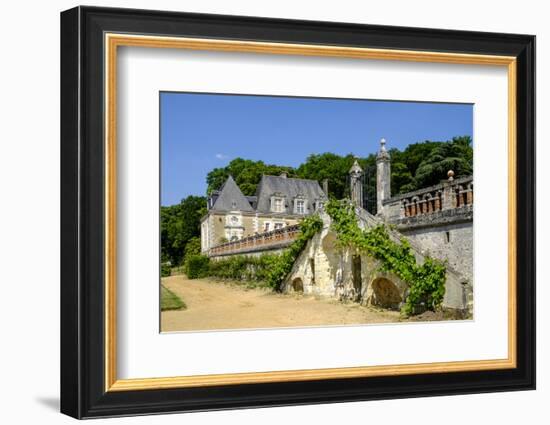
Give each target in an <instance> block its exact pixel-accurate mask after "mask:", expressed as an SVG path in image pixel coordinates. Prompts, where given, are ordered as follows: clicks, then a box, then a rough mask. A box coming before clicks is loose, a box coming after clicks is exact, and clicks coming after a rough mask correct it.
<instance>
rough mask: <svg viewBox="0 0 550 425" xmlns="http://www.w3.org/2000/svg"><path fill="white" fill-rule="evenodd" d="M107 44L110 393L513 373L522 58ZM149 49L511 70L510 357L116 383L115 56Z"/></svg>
mask: <svg viewBox="0 0 550 425" xmlns="http://www.w3.org/2000/svg"><path fill="white" fill-rule="evenodd" d="M104 46H105V64H104V70H105V86H104V91H105V93H104V94H105V116H104V118H105V121H104V122H105V129H104V144H105V145H104V146H105V187H104V190H105V235H104V236H105V275H104V279H105V282H104V285H105V330H104V332H105V375H104V382H105V391H138V390H153V389H169V388H183V387H205V386H216V385H239V384H255V383H273V382H289V381H312V380H322V379H340V378H359V377H363V378H364V377H379V376H395V375H412V374H420V373H450V372H465V371H484V370H497V369H513V368H515V367H516V365H517V353H516V339H517V335H516V330H517V322H516V308H517V299H516V285H517V275H516V267H517V264H516V258H517V233H516V232H517V229H516V202H517V201H516V199H517V196H516V181H517V180H516V145H517V129H516V86H517V74H516V58H515V57H513V56H494V55H478V54H465V53H447V52H429V51H412V50H393V49H371V48H361V47H341V46H329V45H308V44H288V43H272V42H256V41H235V40H218V39H201V38H180V37H161V36H150V35H128V34H116V33H106V34H105V36H104ZM121 46H127V47H148V48H169V49H189V50H207V51H228V52H240V53H262V54H279V55H301V56H324V57H341V58H355V59H374V60H392V61H393V60H397V61H404V62H433V63H450V64H469V65H494V66H504V67H507V72H508V358H506V359H495V360H470V361H454V362H437V363H418V364H398V365H381V366H362V367H342V368H326V369H304V370H289V371H269V372H252V373H229V374H215V375H192V376H174V377H163V378H159V377H151V378H137V379H134V378H132V379H118V378H117V372H116V364H117V352H116V347H117V338H116V337H117V323H116V265H117V256H116V246H117V243H116V234H117V228H116V208H117V203H116V200H117V194H116V188H117V181H116V163H117V156H116V153H117V150H116V136H117V132H116V123H117V118H116V117H117V110H116V105H117V104H116V99H117V51H118V47H121Z"/></svg>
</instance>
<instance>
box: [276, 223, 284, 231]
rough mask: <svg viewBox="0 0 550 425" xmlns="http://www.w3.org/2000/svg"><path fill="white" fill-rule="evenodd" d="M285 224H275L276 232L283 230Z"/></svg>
mask: <svg viewBox="0 0 550 425" xmlns="http://www.w3.org/2000/svg"><path fill="white" fill-rule="evenodd" d="M282 228H283V223H275V230H278V229H282Z"/></svg>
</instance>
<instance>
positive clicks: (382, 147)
mask: <svg viewBox="0 0 550 425" xmlns="http://www.w3.org/2000/svg"><path fill="white" fill-rule="evenodd" d="M376 159H379V160H380V159H383V160H384V159H390V154H389V153H388V151H387V150H386V139H384V138H382V139H380V149H379V150H378V155H377V156H376Z"/></svg>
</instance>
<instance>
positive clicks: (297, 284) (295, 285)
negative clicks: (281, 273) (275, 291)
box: [292, 277, 304, 292]
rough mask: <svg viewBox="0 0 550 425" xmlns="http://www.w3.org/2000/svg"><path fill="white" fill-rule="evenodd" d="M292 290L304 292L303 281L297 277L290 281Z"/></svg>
mask: <svg viewBox="0 0 550 425" xmlns="http://www.w3.org/2000/svg"><path fill="white" fill-rule="evenodd" d="M292 290H293V291H294V292H304V282H303V280H302V279H301V278H299V277H297V278H296V279H294V280H293V281H292Z"/></svg>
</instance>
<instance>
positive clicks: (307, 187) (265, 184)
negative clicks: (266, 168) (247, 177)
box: [256, 175, 327, 214]
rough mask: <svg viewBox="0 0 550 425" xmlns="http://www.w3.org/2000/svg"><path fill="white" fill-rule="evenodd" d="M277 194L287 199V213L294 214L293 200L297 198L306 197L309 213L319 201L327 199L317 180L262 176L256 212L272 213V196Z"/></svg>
mask: <svg viewBox="0 0 550 425" xmlns="http://www.w3.org/2000/svg"><path fill="white" fill-rule="evenodd" d="M275 193H277V194H282V195H283V196H285V197H286V204H287V205H288V207H287V209H286V213H287V214H288V213H292V208H293V204H292V202H293V200H294V198H296V197H297V196H299V195H301V196H304V197H305V198H306V199H307V200H308V206H309V211H312V210H311V208H312V206H313V203H314V202H315V201H316V200H317V199H327V196H326V195H325V192H323V189H321V186H320V185H319V182H318V181H317V180H306V179H294V178H290V177H280V176H266V175H264V176H262V180H261V181H260V184H258V187H257V189H256V196H257V197H258V200H257V203H256V211H258V212H265V213H268V212H270V211H271V208H270V207H271V205H270V202H271V196H273V195H274V194H275Z"/></svg>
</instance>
